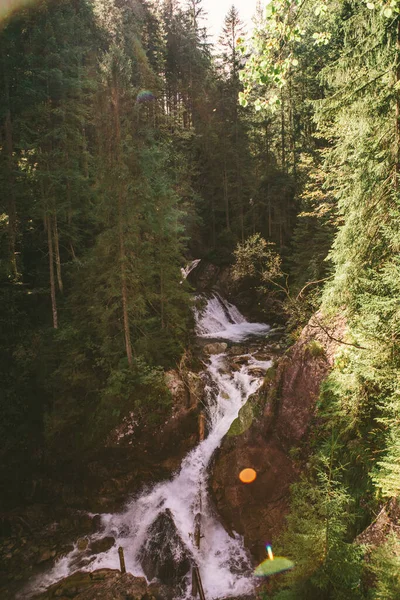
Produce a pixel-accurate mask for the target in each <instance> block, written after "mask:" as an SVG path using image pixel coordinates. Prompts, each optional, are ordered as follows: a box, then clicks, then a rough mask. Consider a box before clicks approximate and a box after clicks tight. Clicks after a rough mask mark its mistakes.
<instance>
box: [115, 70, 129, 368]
mask: <svg viewBox="0 0 400 600" xmlns="http://www.w3.org/2000/svg"><path fill="white" fill-rule="evenodd" d="M112 102H113V107H114V117H115V136H116V152H115V158H116V163H117V169H118V168H120V163H121V125H120V116H119V89H118V85H117V81H116V75H115V76H114V86H113V90H112ZM121 185H122V184H121V182H118V237H119V263H120V269H121V296H122V314H123V319H124V334H125V348H126V356H127V359H128V364H129V365H130V366H131V365H132V362H133V356H132V344H131V332H130V326H129V313H128V285H127V276H126V251H125V238H124V192H123V190H122V188H121Z"/></svg>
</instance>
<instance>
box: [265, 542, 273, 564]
mask: <svg viewBox="0 0 400 600" xmlns="http://www.w3.org/2000/svg"><path fill="white" fill-rule="evenodd" d="M265 547H266V549H267V552H268V558H269V559H270V560H274V555H273V553H272V547H271V546H270V544H267V546H265Z"/></svg>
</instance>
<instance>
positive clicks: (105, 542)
mask: <svg viewBox="0 0 400 600" xmlns="http://www.w3.org/2000/svg"><path fill="white" fill-rule="evenodd" d="M114 544H115V538H113V537H112V536H106V537H103V538H101V539H100V540H94V541H93V542H91V544H90V546H89V550H90V553H91V554H101V552H107V550H110V548H112V547H113V546H114Z"/></svg>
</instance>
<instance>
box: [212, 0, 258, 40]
mask: <svg viewBox="0 0 400 600" xmlns="http://www.w3.org/2000/svg"><path fill="white" fill-rule="evenodd" d="M232 4H234V5H235V7H236V8H237V10H238V11H239V15H240V18H241V19H242V21H243V22H244V23H245V25H246V28H245V29H246V31H247V32H249V30H250V26H251V18H252V17H253V15H254V13H255V12H256V4H257V0H203V7H204V10H205V11H206V12H207V13H208V29H209V33H210V35H211V36H212V37H213V39H214V40H217V39H218V37H219V34H220V32H221V29H222V26H223V23H224V18H225V15H226V13H227V12H228V10H229V9H230V7H231V6H232Z"/></svg>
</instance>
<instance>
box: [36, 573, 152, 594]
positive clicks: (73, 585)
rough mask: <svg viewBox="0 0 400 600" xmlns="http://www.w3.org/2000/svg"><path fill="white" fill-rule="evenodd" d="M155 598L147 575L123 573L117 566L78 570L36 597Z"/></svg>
mask: <svg viewBox="0 0 400 600" xmlns="http://www.w3.org/2000/svg"><path fill="white" fill-rule="evenodd" d="M53 598H54V599H55V598H59V599H61V600H67V599H69V598H76V600H99V599H100V598H101V600H152V595H150V594H149V593H148V587H147V583H146V580H145V579H144V577H134V576H133V575H131V574H130V573H124V574H121V573H120V572H119V571H117V570H114V569H99V570H98V571H93V573H83V572H78V573H74V575H71V576H70V577H67V578H66V579H63V580H62V581H59V582H58V583H56V584H54V585H52V586H51V587H50V588H49V589H48V590H47V591H46V592H44V593H43V594H40V595H39V596H35V599H36V600H52V599H53Z"/></svg>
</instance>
